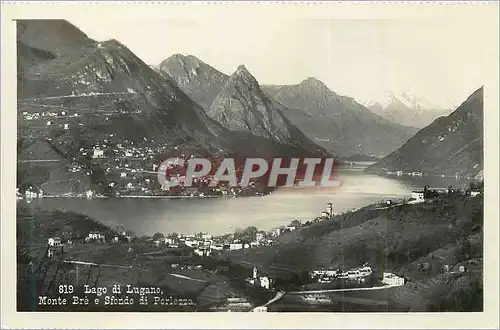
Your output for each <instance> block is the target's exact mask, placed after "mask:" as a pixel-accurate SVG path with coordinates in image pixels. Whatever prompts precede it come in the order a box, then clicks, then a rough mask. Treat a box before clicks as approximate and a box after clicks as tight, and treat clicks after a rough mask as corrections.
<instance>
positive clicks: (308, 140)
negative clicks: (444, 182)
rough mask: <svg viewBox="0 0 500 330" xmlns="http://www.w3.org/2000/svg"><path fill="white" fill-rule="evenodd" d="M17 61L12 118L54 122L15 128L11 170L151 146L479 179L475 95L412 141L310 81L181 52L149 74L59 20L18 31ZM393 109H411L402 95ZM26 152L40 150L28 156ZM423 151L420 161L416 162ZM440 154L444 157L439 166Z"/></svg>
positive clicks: (116, 45) (130, 57)
mask: <svg viewBox="0 0 500 330" xmlns="http://www.w3.org/2000/svg"><path fill="white" fill-rule="evenodd" d="M17 53H18V63H17V68H18V89H17V90H18V117H19V118H20V119H22V117H23V116H24V117H26V116H33V115H37V116H38V115H40V116H45V115H49V116H51V115H53V114H57V115H56V117H54V118H52V117H50V118H44V119H43V120H41V119H40V118H38V117H37V118H38V119H37V120H18V132H19V134H18V158H19V159H21V160H22V159H31V158H33V157H35V156H36V153H37V151H38V150H52V151H54V152H55V153H56V154H57V155H59V157H60V158H61V159H64V160H65V161H66V162H67V163H68V164H69V163H71V162H75V161H76V162H84V163H85V162H87V163H89V161H90V160H91V159H90V156H89V155H86V156H85V157H83V156H82V155H83V154H86V153H85V152H83V153H82V150H87V151H91V150H92V149H93V147H94V146H95V145H96V144H99V143H103V141H105V143H106V144H109V145H118V144H121V143H122V142H124V141H125V142H127V143H131V144H134V143H135V145H138V144H141V143H142V144H145V145H148V146H150V145H153V144H154V145H156V146H157V148H158V149H157V150H159V151H158V152H159V155H158V157H163V155H164V154H168V153H171V152H173V151H174V150H184V151H186V150H190V153H194V154H199V155H220V154H222V155H234V156H265V157H273V156H274V157H275V156H294V157H302V156H325V155H334V156H335V157H337V158H348V157H359V156H360V155H362V156H375V157H384V156H387V155H389V156H387V157H386V158H384V160H383V161H381V162H379V163H378V164H376V165H374V166H373V167H372V168H371V169H370V170H376V169H379V170H381V169H382V168H402V169H410V168H411V169H413V170H417V169H418V170H430V171H441V170H442V168H444V167H447V168H448V169H447V172H450V171H453V172H474V171H475V170H476V169H477V170H478V171H479V170H480V169H482V162H481V161H480V160H481V159H480V158H481V157H479V155H480V154H479V153H480V152H482V150H479V149H480V148H482V128H480V129H479V128H478V127H479V126H481V125H480V123H481V120H482V103H481V104H479V103H478V102H479V101H478V100H477V99H478V98H479V97H472V99H471V101H470V102H469V101H467V102H465V103H464V104H463V105H462V106H461V107H460V108H459V109H457V110H456V111H455V112H454V113H453V114H452V115H450V116H448V117H442V118H439V119H437V120H435V121H434V122H433V123H432V124H431V125H429V126H428V127H426V128H424V129H423V130H421V131H420V132H419V133H418V134H417V135H416V136H414V137H412V136H413V135H414V134H415V133H416V132H417V131H418V129H417V128H415V127H412V126H404V125H401V124H400V123H395V122H394V120H397V119H393V120H392V121H391V120H390V119H387V118H384V117H387V116H380V115H377V114H375V113H374V112H372V111H370V109H368V108H367V107H365V106H363V105H362V104H360V103H359V102H357V101H356V100H354V99H353V98H351V97H347V96H341V95H338V94H337V93H335V92H334V91H332V90H330V89H329V88H328V87H327V86H326V85H325V84H324V83H323V82H321V81H319V80H318V79H316V78H312V77H310V78H306V79H305V80H303V81H302V82H301V83H299V84H296V85H261V84H259V82H258V80H257V79H256V77H254V76H253V75H252V74H251V73H250V72H249V71H248V70H247V68H246V67H245V66H244V65H240V66H239V67H238V68H236V70H235V71H234V72H233V73H232V74H231V75H226V74H224V73H222V72H220V71H219V70H217V69H216V68H214V67H212V66H210V65H209V64H206V63H204V62H203V61H201V60H200V59H198V58H196V57H195V56H192V55H187V56H185V55H181V54H176V55H173V56H171V57H169V58H167V59H166V60H164V61H163V62H161V63H160V64H159V65H158V66H157V67H150V66H148V65H147V64H146V63H144V62H143V61H142V60H141V59H140V58H138V57H137V56H136V55H135V54H134V53H133V52H131V51H130V50H129V49H128V48H127V47H126V46H125V45H123V44H121V43H120V42H119V41H117V40H107V41H104V42H98V41H95V40H93V39H91V38H89V37H88V36H87V35H86V34H85V33H84V32H82V31H80V30H79V29H78V28H77V27H75V26H74V25H72V24H71V23H69V22H67V21H64V20H19V21H17ZM477 93H479V92H476V93H475V94H477ZM481 93H482V92H481ZM393 101H394V100H393ZM393 101H391V102H389V103H387V104H386V105H384V106H387V107H388V108H390V107H391V104H395V103H397V102H396V101H394V102H393ZM400 103H402V104H403V105H405V106H406V107H409V106H410V105H411V102H410V101H409V98H408V97H407V98H406V101H405V102H400ZM479 108H481V109H480V110H478V109H479ZM419 109H420V108H419ZM463 109H466V110H463ZM467 109H469V110H467ZM422 111H423V110H422ZM436 111H437V110H436ZM479 112H480V113H479ZM384 113H387V111H384ZM436 113H437V112H433V115H436ZM409 123H413V122H412V121H409ZM419 125H420V124H419ZM438 132H439V134H438ZM434 133H436V134H437V135H436V134H434ZM432 134H434V135H436V136H427V135H432ZM423 135H424V136H426V137H424V138H422V136H423ZM436 139H437V141H438V142H439V143H438V142H436ZM416 141H421V142H418V143H417V142H416ZM430 141H433V142H430ZM443 141H444V142H443ZM34 143H42V145H43V147H41V148H38V147H37V148H33V147H32V148H30V146H31V145H33V144H34ZM401 145H403V147H402V148H401V149H400V150H398V151H394V150H396V149H397V148H399V147H400V146H401ZM430 145H432V147H430ZM439 145H443V146H446V147H450V148H451V149H449V150H452V151H444V150H441V149H440V147H439ZM408 146H409V147H408ZM419 148H420V149H419ZM27 150H29V151H27ZM406 150H409V151H406ZM422 150H424V152H423V154H424V156H425V157H423V158H422V157H420V156H418V154H416V153H417V152H420V153H422ZM425 150H428V151H427V152H428V153H426V152H425ZM453 150H454V151H453ZM450 152H451V154H450ZM412 153H413V156H412V155H411V154H412ZM445 155H448V158H449V159H448V160H446V161H445V160H444V159H442V160H440V157H445ZM40 157H42V158H43V155H42V154H40ZM35 158H36V157H35ZM439 162H442V165H440V163H439ZM438 163H439V164H438ZM429 164H432V165H429Z"/></svg>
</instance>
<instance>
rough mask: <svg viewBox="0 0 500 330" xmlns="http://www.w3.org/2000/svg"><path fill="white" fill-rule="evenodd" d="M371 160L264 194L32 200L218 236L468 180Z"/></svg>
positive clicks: (150, 227) (140, 228)
mask: <svg viewBox="0 0 500 330" xmlns="http://www.w3.org/2000/svg"><path fill="white" fill-rule="evenodd" d="M368 164H370V163H358V164H357V165H356V166H354V167H351V168H339V169H336V179H339V180H341V181H342V185H341V186H340V187H328V188H318V187H311V188H299V187H283V188H280V189H278V190H277V191H275V192H273V193H272V194H270V195H267V196H262V197H257V196H256V197H242V198H186V199H163V198H154V199H144V198H113V199H90V200H87V199H78V198H43V199H41V200H37V201H34V202H33V203H32V204H34V205H38V206H40V207H42V208H45V209H61V210H62V209H64V210H67V211H73V212H78V213H82V214H86V215H88V216H90V217H92V218H94V219H95V220H97V221H100V222H102V223H104V224H107V225H109V226H111V227H112V228H115V227H116V226H117V225H122V226H124V227H125V228H127V229H130V230H132V231H134V232H135V233H136V234H138V235H140V234H153V233H155V232H162V233H172V232H177V233H198V232H207V233H211V234H216V235H218V234H225V233H229V232H234V231H235V230H236V229H239V228H246V227H248V226H256V227H257V228H258V229H262V230H268V229H271V228H274V227H278V226H281V225H287V224H289V223H290V221H292V220H294V219H299V220H303V221H305V220H312V219H314V218H315V217H317V216H320V215H321V212H323V211H324V210H325V207H326V203H328V202H331V203H333V209H334V212H335V213H340V212H344V211H348V210H350V209H353V208H358V207H362V206H365V205H368V204H371V203H375V202H378V201H380V200H386V199H390V198H394V199H396V198H407V197H410V196H411V191H412V189H416V188H422V187H423V186H424V185H425V184H428V185H429V186H431V187H435V188H444V187H447V186H448V185H450V184H451V185H453V186H454V187H459V186H461V185H464V184H466V182H464V181H457V180H456V179H454V178H441V177H434V178H431V177H423V178H417V177H406V176H403V177H401V178H397V177H395V176H393V177H384V176H377V175H373V174H366V173H364V172H363V169H364V168H365V167H366V166H367V165H368Z"/></svg>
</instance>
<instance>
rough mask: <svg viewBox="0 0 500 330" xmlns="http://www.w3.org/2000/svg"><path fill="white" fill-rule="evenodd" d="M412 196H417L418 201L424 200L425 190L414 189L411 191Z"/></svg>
mask: <svg viewBox="0 0 500 330" xmlns="http://www.w3.org/2000/svg"><path fill="white" fill-rule="evenodd" d="M411 197H412V198H415V200H416V201H417V202H423V201H424V200H425V195H424V191H423V190H414V191H412V192H411Z"/></svg>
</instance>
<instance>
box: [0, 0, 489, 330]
mask: <svg viewBox="0 0 500 330" xmlns="http://www.w3.org/2000/svg"><path fill="white" fill-rule="evenodd" d="M498 9H499V6H498V2H496V1H495V2H488V3H487V4H485V3H484V2H483V3H477V2H475V3H472V2H469V3H457V2H440V3H424V2H420V3H415V2H414V3H402V2H399V3H393V2H391V3H389V2H385V3H376V2H369V3H368V2H356V3H354V2H351V3H345V2H344V3H338V2H337V3H324V2H323V3H321V2H308V3H305V2H302V3H301V2H295V3H286V4H285V3H276V2H274V3H255V2H245V3H228V2H216V3H206V2H191V3H188V2H182V3H180V2H177V3H166V2H163V3H158V2H149V3H147V2H133V1H131V2H128V3H119V2H102V3H97V2H92V3H43V4H40V3H2V7H1V14H2V27H1V36H2V39H1V40H2V58H1V60H2V61H1V63H2V66H1V76H2V84H1V87H2V94H1V102H2V103H1V107H2V108H1V119H2V120H1V131H0V132H1V141H2V145H1V147H2V148H1V173H2V176H1V178H2V186H1V214H2V218H1V257H2V258H1V266H2V277H1V316H2V319H1V322H2V327H6V328H86V329H89V328H123V329H125V328H127V329H129V328H150V329H151V328H178V329H187V328H191V329H193V328H207V329H208V328H227V329H244V328H247V329H248V328H253V329H255V328H276V329H277V328H288V329H292V328H317V329H319V328H346V329H347V328H384V329H390V328H391V329H392V328H398V329H402V328H455V329H458V328H468V329H472V328H479V327H480V328H498V327H499V324H498V310H499V303H498V302H499V301H498V292H499V285H498V284H499V276H498V275H499V273H498V268H499V267H498V264H499V262H498V261H499V258H498V233H499V216H498V200H499V194H498V188H499V186H498V173H499V166H498V150H499V148H498V146H499V143H498V122H499V116H498V113H499V104H498V91H499V84H498V72H499V65H498V59H499V36H498V31H499V28H498V16H499V13H498ZM80 15H85V17H86V18H88V19H93V18H97V17H99V16H101V17H109V16H110V15H112V16H113V17H114V18H117V17H119V18H120V19H127V18H128V19H138V18H139V17H144V19H160V18H168V17H176V18H178V17H183V18H193V19H196V17H200V15H203V16H205V17H206V16H211V17H214V18H220V19H222V20H223V18H224V17H225V16H226V15H231V16H232V17H235V18H237V17H243V16H246V17H247V16H249V15H257V16H258V17H259V20H263V19H273V17H276V15H279V16H281V17H287V18H290V19H303V18H308V19H317V18H323V19H325V18H331V19H422V18H425V19H432V20H439V19H449V18H450V17H452V18H453V19H459V20H463V21H464V24H474V22H475V21H479V20H481V21H482V22H490V23H491V29H488V30H485V31H484V34H483V35H482V36H477V37H478V38H486V39H488V40H490V42H489V44H490V46H491V49H490V55H491V56H490V59H489V60H490V61H491V77H488V80H487V81H485V82H484V95H485V97H484V101H485V141H484V145H485V171H484V172H485V177H486V181H485V196H486V200H485V213H484V215H485V261H486V263H485V269H484V272H485V278H484V280H485V281H484V287H485V290H484V294H485V304H484V306H485V311H484V312H483V313H286V314H280V313H267V314H265V313H224V314H221V313H168V314H162V313H92V315H87V313H85V312H83V313H82V312H80V313H47V312H44V313H40V312H29V313H20V312H16V311H15V308H16V304H15V301H16V292H15V288H16V285H15V282H16V273H15V270H16V266H15V262H16V260H15V248H14V247H15V237H16V230H15V203H16V201H15V193H14V192H15V177H16V144H15V142H14V141H15V136H16V128H15V127H16V97H15V95H16V88H15V85H16V83H15V82H16V64H15V63H16V54H15V39H16V36H15V34H16V32H15V23H14V22H13V21H12V19H16V18H17V19H21V18H23V19H29V18H33V19H34V18H45V19H47V18H65V19H68V20H69V21H71V19H72V18H74V17H77V16H80ZM464 47H467V40H464ZM471 92H472V91H471Z"/></svg>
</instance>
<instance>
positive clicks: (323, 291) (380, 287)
mask: <svg viewBox="0 0 500 330" xmlns="http://www.w3.org/2000/svg"><path fill="white" fill-rule="evenodd" d="M398 286H400V285H384V286H372V287H369V288H350V289H330V290H311V291H291V292H287V293H288V294H304V293H306V294H307V293H327V292H344V291H371V290H384V289H389V288H395V287H398Z"/></svg>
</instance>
